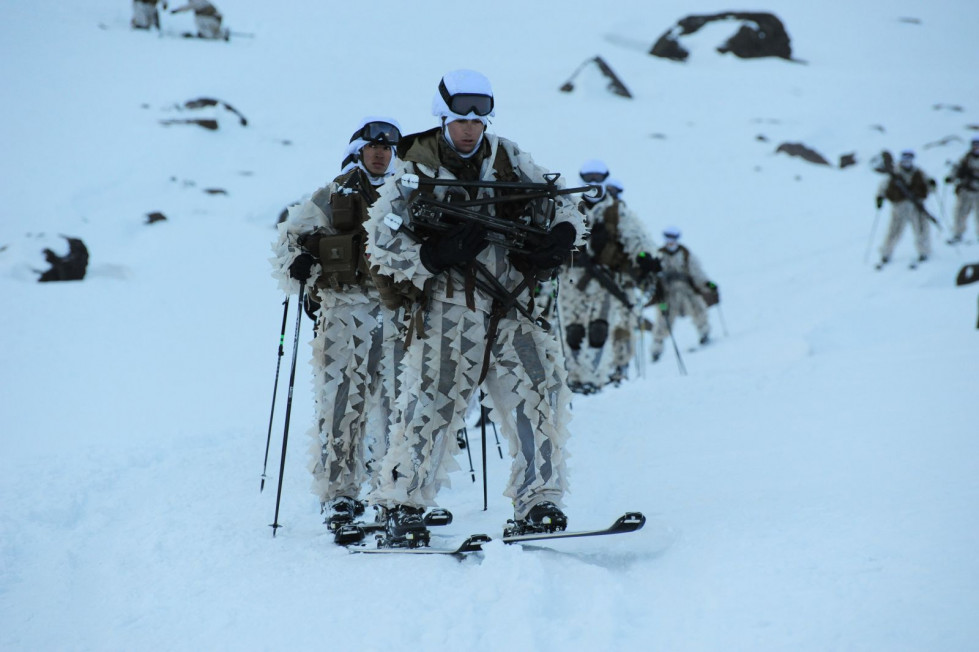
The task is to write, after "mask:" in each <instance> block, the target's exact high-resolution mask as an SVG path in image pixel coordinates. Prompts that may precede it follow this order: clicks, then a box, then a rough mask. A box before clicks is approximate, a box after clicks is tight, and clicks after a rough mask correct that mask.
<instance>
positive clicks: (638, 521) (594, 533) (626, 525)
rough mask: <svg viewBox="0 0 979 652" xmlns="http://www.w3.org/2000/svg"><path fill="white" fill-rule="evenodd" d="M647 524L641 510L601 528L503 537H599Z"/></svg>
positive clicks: (505, 539)
mask: <svg viewBox="0 0 979 652" xmlns="http://www.w3.org/2000/svg"><path fill="white" fill-rule="evenodd" d="M645 524H646V517H645V516H643V515H642V514H641V513H640V512H626V513H625V514H623V515H622V516H620V517H619V518H618V519H616V521H615V522H614V523H612V525H610V526H609V527H607V528H604V529H600V530H575V531H572V532H568V531H567V530H560V531H557V532H531V533H528V534H514V535H510V536H504V537H503V543H528V542H532V541H542V540H546V539H571V538H575V537H598V536H605V535H609V534H627V533H629V532H635V531H637V530H641V529H642V526H643V525H645Z"/></svg>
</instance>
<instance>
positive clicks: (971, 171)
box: [945, 138, 979, 244]
mask: <svg viewBox="0 0 979 652" xmlns="http://www.w3.org/2000/svg"><path fill="white" fill-rule="evenodd" d="M945 183H954V184H955V223H954V225H953V227H952V237H951V238H950V239H949V241H948V242H949V244H957V243H959V242H962V236H963V235H965V231H966V226H967V222H968V220H969V213H972V214H973V215H974V216H975V224H976V237H977V238H979V138H973V139H972V147H971V148H970V149H969V151H968V152H966V154H965V156H963V157H962V158H961V159H960V160H959V162H958V163H957V164H956V165H955V168H954V169H953V170H952V174H950V175H949V176H947V177H945Z"/></svg>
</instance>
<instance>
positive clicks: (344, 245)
mask: <svg viewBox="0 0 979 652" xmlns="http://www.w3.org/2000/svg"><path fill="white" fill-rule="evenodd" d="M400 138H401V131H400V127H399V125H398V123H397V121H396V120H394V119H392V118H385V117H373V116H371V117H367V118H364V119H363V120H362V121H361V123H360V125H359V126H358V127H357V130H356V131H355V132H354V134H353V136H352V137H351V139H350V145H349V147H348V149H347V158H345V160H344V171H343V172H342V173H341V174H340V176H338V177H337V178H335V179H334V180H333V181H332V182H331V183H329V184H328V185H327V186H326V187H324V188H320V189H319V190H317V191H316V192H314V193H313V195H312V197H311V198H310V199H309V200H307V201H305V202H302V203H299V204H297V205H295V206H293V207H291V208H290V209H289V213H288V218H287V219H286V220H285V221H284V222H282V223H280V224H279V227H278V228H279V238H278V241H277V242H276V243H275V246H274V252H275V256H274V257H273V258H272V259H271V261H272V264H273V267H274V272H273V276H275V278H277V279H278V280H279V283H280V286H281V287H282V289H283V290H284V291H285V292H287V293H290V294H294V293H296V292H298V290H299V285H300V284H301V283H302V284H304V285H306V286H307V287H308V290H309V296H310V298H311V300H312V304H313V306H312V308H311V310H310V312H312V313H313V314H314V315H315V318H316V327H315V334H314V337H313V342H312V348H313V356H312V360H311V366H312V368H313V385H314V396H315V401H316V421H315V423H314V425H313V427H312V428H311V429H310V433H309V434H310V436H311V438H312V442H311V449H310V462H311V463H310V469H311V471H312V474H313V491H314V493H315V494H316V495H317V496H318V497H319V499H320V503H321V505H322V507H323V510H324V511H325V513H326V523H327V526H328V527H329V529H330V530H331V531H334V532H335V531H337V530H338V529H339V528H340V527H341V526H342V525H344V524H347V523H350V522H351V521H353V520H354V519H355V518H356V517H357V516H359V515H361V514H362V513H363V512H364V503H363V502H362V501H361V500H360V499H359V498H360V494H361V492H362V489H363V488H364V485H365V483H367V482H368V480H371V481H374V480H376V478H375V477H374V476H373V475H372V474H369V473H368V465H369V464H370V460H371V459H372V458H376V459H380V457H381V456H383V454H384V451H385V449H386V447H387V429H388V425H389V421H390V413H391V410H392V409H393V407H394V406H393V400H394V396H393V395H394V392H395V387H396V385H395V380H396V370H397V367H398V364H399V361H400V356H401V354H402V349H401V340H400V338H398V337H397V335H398V332H397V328H396V327H395V325H394V324H393V321H392V320H393V319H394V312H393V311H392V310H390V309H388V308H386V307H385V306H384V305H382V300H381V299H382V298H381V294H380V291H379V289H378V288H377V287H376V285H375V284H374V282H373V280H372V278H371V275H370V273H369V270H368V268H367V260H366V258H365V257H364V240H365V235H366V234H365V233H364V230H363V223H364V221H365V220H366V219H367V208H368V207H369V206H370V204H371V203H373V201H374V200H375V199H376V198H377V187H378V186H380V185H381V184H382V183H383V182H384V180H385V179H387V178H388V177H389V176H390V175H391V174H392V173H393V170H394V168H395V166H394V160H395V147H396V145H397V144H398V142H399V140H400Z"/></svg>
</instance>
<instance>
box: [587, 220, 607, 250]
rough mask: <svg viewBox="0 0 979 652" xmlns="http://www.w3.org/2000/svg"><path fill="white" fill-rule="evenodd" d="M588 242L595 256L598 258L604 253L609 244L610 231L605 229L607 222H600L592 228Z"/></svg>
mask: <svg viewBox="0 0 979 652" xmlns="http://www.w3.org/2000/svg"><path fill="white" fill-rule="evenodd" d="M588 242H589V243H590V246H591V251H592V253H593V254H594V255H596V256H597V255H599V254H600V253H602V249H604V248H605V245H607V244H608V229H607V228H606V227H605V222H599V223H598V224H596V225H595V226H593V227H591V235H589V236H588Z"/></svg>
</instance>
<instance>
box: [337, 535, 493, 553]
mask: <svg viewBox="0 0 979 652" xmlns="http://www.w3.org/2000/svg"><path fill="white" fill-rule="evenodd" d="M489 541H491V539H490V538H489V537H488V536H486V535H485V534H472V535H469V536H468V537H466V538H465V540H463V541H462V543H460V544H459V545H457V546H455V547H448V548H432V547H430V546H417V547H415V548H409V547H407V546H402V547H377V548H371V547H368V546H349V547H348V548H347V550H349V551H350V552H356V553H360V554H387V555H465V554H467V553H470V552H480V551H481V550H482V549H483V548H482V545H483V544H484V543H488V542H489Z"/></svg>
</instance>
